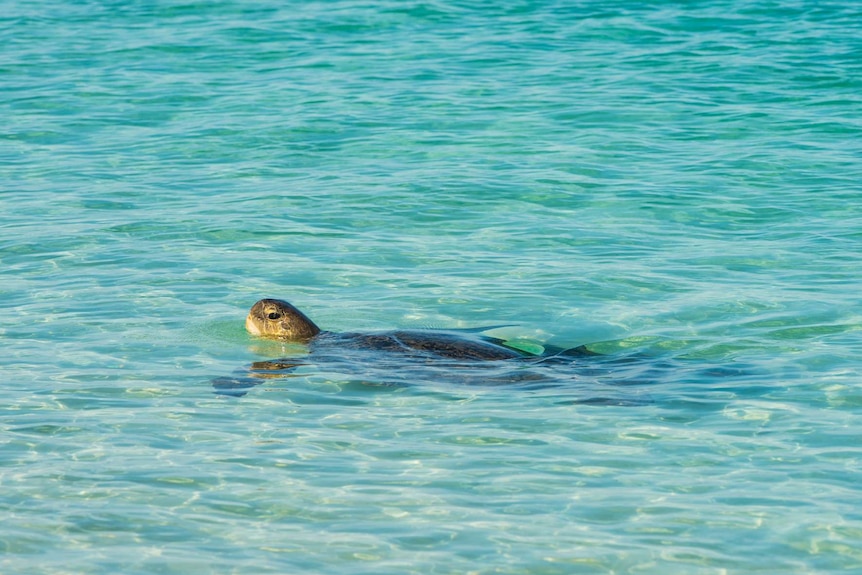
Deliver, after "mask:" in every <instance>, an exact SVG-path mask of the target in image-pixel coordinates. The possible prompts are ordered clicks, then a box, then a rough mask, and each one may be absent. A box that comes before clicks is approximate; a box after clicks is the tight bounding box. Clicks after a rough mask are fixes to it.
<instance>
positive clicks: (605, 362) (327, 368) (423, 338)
mask: <svg viewBox="0 0 862 575" xmlns="http://www.w3.org/2000/svg"><path fill="white" fill-rule="evenodd" d="M245 327H246V329H247V330H248V332H249V333H251V334H252V335H254V336H257V337H262V338H268V339H275V340H279V341H283V342H285V343H294V344H301V346H302V347H304V351H300V353H298V354H297V355H296V356H292V357H286V358H281V359H270V360H264V361H255V362H253V363H252V364H251V366H250V367H249V368H247V369H245V370H241V371H240V372H238V373H237V374H235V375H234V376H233V377H219V378H216V379H214V380H212V384H213V386H214V387H215V388H216V390H217V392H218V393H221V394H226V395H235V396H240V395H244V394H245V393H247V391H248V390H249V389H250V388H251V387H254V386H256V385H259V384H261V383H263V382H264V381H265V380H269V379H273V378H289V377H301V376H303V377H304V376H307V377H318V376H320V377H323V378H324V380H326V381H331V378H335V380H337V381H342V382H346V383H347V384H350V383H359V384H361V385H363V386H365V385H372V386H381V385H383V386H388V387H404V386H411V385H414V384H416V383H420V382H426V383H429V384H432V385H434V384H438V383H457V384H462V385H470V386H485V387H489V386H503V385H505V386H512V385H516V386H520V387H523V388H533V389H537V388H541V389H545V388H551V387H558V386H562V385H570V384H571V383H572V382H573V381H577V380H580V379H582V378H586V379H585V380H583V381H584V383H587V382H591V383H590V390H591V396H590V398H588V399H585V400H578V401H577V402H578V403H582V402H586V403H610V404H614V405H622V404H630V403H631V400H629V399H625V398H623V399H619V398H608V397H596V395H594V393H595V392H597V391H599V389H600V388H603V389H606V390H607V389H608V388H609V387H611V385H610V382H608V381H603V380H605V379H606V378H607V377H608V375H609V374H612V373H613V372H616V371H617V370H618V369H619V368H620V367H621V365H622V364H623V363H626V362H627V361H628V360H626V359H625V358H616V359H612V358H611V357H610V356H604V355H601V354H597V353H594V352H592V351H590V350H589V349H587V348H586V347H584V346H579V347H573V348H561V347H554V346H549V345H544V346H542V350H543V351H542V352H541V353H530V352H529V351H525V350H523V349H519V348H517V347H514V346H513V345H509V344H507V342H506V341H505V340H502V339H498V338H494V337H489V336H487V335H483V334H482V332H483V331H488V330H490V329H493V328H479V329H475V330H471V329H467V330H392V331H381V332H371V333H363V332H342V333H336V332H331V331H324V330H321V329H320V328H319V327H318V326H317V325H316V324H315V323H314V322H313V321H311V320H310V319H309V318H308V316H306V315H305V314H304V313H302V312H301V311H300V310H298V309H297V308H296V307H294V306H293V305H291V304H290V303H288V302H286V301H284V300H279V299H269V298H267V299H262V300H260V301H258V302H257V303H255V304H254V305H253V306H252V308H251V311H249V313H248V316H247V317H246V320H245ZM494 327H500V326H494ZM587 359H589V361H586V360H587ZM611 364H613V365H611ZM299 368H306V369H303V370H299ZM630 375H633V374H630ZM630 382H631V383H634V381H632V380H630ZM613 384H614V385H615V384H616V380H614V382H613ZM607 392H608V391H605V393H607ZM610 393H611V394H614V393H615V392H613V391H611V392H610ZM638 403H642V402H641V401H640V400H638Z"/></svg>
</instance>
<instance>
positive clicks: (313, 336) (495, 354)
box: [245, 299, 597, 361]
mask: <svg viewBox="0 0 862 575" xmlns="http://www.w3.org/2000/svg"><path fill="white" fill-rule="evenodd" d="M245 327H246V329H247V330H248V332H249V333H251V334H252V335H256V336H259V337H265V338H270V339H278V340H282V341H289V342H296V343H303V344H307V345H308V346H309V349H310V350H311V351H312V352H313V351H315V350H318V349H321V348H324V347H326V348H328V347H331V346H337V347H339V348H341V349H348V348H349V349H357V348H366V349H373V350H377V351H385V352H392V353H402V354H408V355H411V356H416V357H422V358H425V359H427V360H431V359H434V358H440V359H452V360H484V361H493V360H512V359H524V358H537V357H550V356H559V355H563V356H565V357H568V358H572V357H583V356H588V355H597V354H594V353H592V352H590V351H589V350H588V349H586V348H585V347H583V346H581V347H577V348H572V349H563V348H556V347H546V348H544V352H543V353H542V355H537V354H533V353H530V352H527V351H524V350H522V349H518V348H516V347H512V346H510V345H506V342H505V341H504V340H502V339H497V338H493V337H488V336H484V335H480V334H477V333H475V331H473V330H450V331H446V330H395V331H385V332H379V333H354V332H346V333H335V332H330V331H322V330H321V329H320V328H319V327H317V325H316V324H315V323H314V322H313V321H311V320H310V319H309V318H308V316H306V315H305V314H304V313H302V312H301V311H299V310H298V309H296V307H294V306H293V305H291V304H290V303H288V302H286V301H284V300H280V299H262V300H260V301H258V302H257V303H255V304H254V305H253V306H252V308H251V311H249V313H248V317H246V319H245ZM488 329H491V328H485V330H488ZM471 332H472V333H471Z"/></svg>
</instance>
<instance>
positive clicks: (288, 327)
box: [245, 299, 320, 342]
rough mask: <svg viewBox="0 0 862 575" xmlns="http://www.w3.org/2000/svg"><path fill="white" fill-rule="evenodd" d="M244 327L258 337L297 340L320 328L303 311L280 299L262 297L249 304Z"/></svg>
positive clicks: (303, 340)
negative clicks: (249, 307) (251, 304)
mask: <svg viewBox="0 0 862 575" xmlns="http://www.w3.org/2000/svg"><path fill="white" fill-rule="evenodd" d="M245 329H247V330H248V332H249V333H250V334H252V335H256V336H259V337H267V338H270V339H283V340H286V341H299V342H305V341H308V340H310V339H311V338H313V337H314V336H316V335H317V334H319V333H320V328H319V327H317V326H316V325H314V322H313V321H311V320H310V319H308V318H307V317H305V314H304V313H302V312H301V311H299V310H298V309H296V308H295V307H293V306H292V305H290V304H289V303H287V302H286V301H284V300H280V299H262V300H260V301H259V302H257V303H256V304H254V305H253V306H251V311H249V312H248V317H247V318H245Z"/></svg>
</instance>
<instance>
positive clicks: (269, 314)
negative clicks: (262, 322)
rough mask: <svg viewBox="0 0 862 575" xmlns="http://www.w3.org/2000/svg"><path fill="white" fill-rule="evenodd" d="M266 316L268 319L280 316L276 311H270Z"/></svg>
mask: <svg viewBox="0 0 862 575" xmlns="http://www.w3.org/2000/svg"><path fill="white" fill-rule="evenodd" d="M266 317H268V318H269V319H278V318H280V317H281V314H280V313H278V312H277V311H272V312H269V313H268V314H267V316H266Z"/></svg>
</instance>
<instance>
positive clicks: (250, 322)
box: [245, 314, 261, 336]
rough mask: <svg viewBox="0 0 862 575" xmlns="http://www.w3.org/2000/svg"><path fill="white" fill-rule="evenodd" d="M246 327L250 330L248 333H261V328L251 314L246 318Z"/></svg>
mask: <svg viewBox="0 0 862 575" xmlns="http://www.w3.org/2000/svg"><path fill="white" fill-rule="evenodd" d="M245 329H246V330H248V333H250V334H251V335H257V336H259V335H261V333H260V328H259V327H258V326H257V323H256V322H255V321H254V318H253V317H252V315H251V314H248V317H246V318H245Z"/></svg>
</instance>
